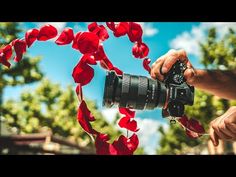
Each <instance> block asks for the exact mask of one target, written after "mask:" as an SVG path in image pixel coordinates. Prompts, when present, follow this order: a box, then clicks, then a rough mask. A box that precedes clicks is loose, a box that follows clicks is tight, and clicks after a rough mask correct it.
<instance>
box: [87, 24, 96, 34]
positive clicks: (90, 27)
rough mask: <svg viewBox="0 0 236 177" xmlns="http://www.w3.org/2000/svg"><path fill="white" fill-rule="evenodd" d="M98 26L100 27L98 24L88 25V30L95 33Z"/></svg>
mask: <svg viewBox="0 0 236 177" xmlns="http://www.w3.org/2000/svg"><path fill="white" fill-rule="evenodd" d="M97 26H98V24H97V22H92V23H90V24H89V25H88V30H89V31H90V32H93V31H94V30H95V29H96V28H97Z"/></svg>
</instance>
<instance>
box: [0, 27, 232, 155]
mask: <svg viewBox="0 0 236 177" xmlns="http://www.w3.org/2000/svg"><path fill="white" fill-rule="evenodd" d="M48 23H50V24H52V25H54V26H55V27H56V28H57V29H58V31H59V34H60V32H61V31H62V30H63V29H64V28H65V27H71V28H73V30H74V32H75V33H76V32H78V31H85V30H87V25H88V24H89V23H86V22H47V24H48ZM44 24H46V22H45V23H36V22H22V23H15V22H14V23H11V22H4V23H3V22H0V47H1V46H2V45H4V44H8V43H9V42H11V41H12V40H13V39H15V38H22V37H23V36H24V33H25V32H26V31H27V30H28V29H31V28H39V27H40V26H42V25H44ZM100 24H103V23H100ZM140 24H141V25H142V27H143V30H144V38H143V41H144V42H145V43H146V44H147V45H148V46H149V48H150V53H149V57H150V58H151V60H152V62H154V61H155V60H156V59H157V58H158V57H160V56H161V55H163V54H165V53H166V52H167V51H168V50H169V49H171V48H174V49H179V48H183V49H185V50H186V51H187V53H188V56H189V58H190V61H191V63H192V64H193V66H194V67H196V68H208V69H221V70H225V69H236V33H235V31H236V23H205V22H204V23H200V22H193V23H191V22H188V23H187V22H175V23H174V22H173V23H172V22H168V23H164V22H161V23H160V22H148V23H147V22H145V23H143V22H141V23H140ZM109 34H110V38H109V40H107V41H105V42H104V49H105V52H106V53H107V56H108V57H109V58H110V60H111V61H112V62H113V64H114V65H115V66H117V67H118V68H120V69H121V70H123V71H124V72H126V73H131V74H136V75H144V76H148V74H147V72H146V71H145V70H144V69H143V67H142V61H141V60H138V59H135V58H133V56H132V52H131V49H132V43H131V42H130V41H129V40H128V38H127V36H125V37H121V38H114V37H113V35H112V33H110V31H109ZM80 57H81V54H80V53H79V52H78V51H76V50H73V49H72V48H71V46H70V45H67V46H57V45H56V44H55V43H54V40H50V41H47V42H39V41H37V42H35V43H34V44H33V46H32V47H31V48H29V49H28V50H27V53H26V55H25V56H24V58H23V60H22V61H21V62H20V63H17V64H15V63H12V67H11V68H10V69H7V68H6V67H5V66H3V65H0V153H1V154H94V153H95V148H94V142H93V139H92V138H91V137H90V136H89V135H88V134H87V133H85V132H84V131H83V130H82V128H81V127H80V125H79V124H78V123H77V120H76V113H77V107H78V100H77V97H76V95H75V92H74V90H75V86H76V85H75V84H74V81H73V78H72V76H71V74H72V70H73V68H74V66H75V65H76V64H77V62H78V61H79V58H80ZM94 69H95V76H94V78H93V80H92V82H91V83H90V84H89V85H87V86H85V87H83V93H84V97H85V98H86V100H87V104H88V107H89V108H90V110H91V111H92V113H93V114H94V116H95V118H96V119H97V120H96V122H95V123H93V126H94V127H95V129H97V130H101V132H104V133H108V134H110V135H111V139H112V140H114V139H116V138H117V137H118V136H119V135H120V134H121V133H124V130H123V129H121V128H119V127H118V126H117V121H118V120H119V118H120V115H119V114H118V112H117V108H111V109H107V108H104V107H102V97H103V87H104V81H105V80H104V79H105V74H106V73H105V71H104V70H103V69H101V68H100V66H99V65H97V66H95V67H94ZM232 105H236V101H228V100H225V99H221V98H218V97H216V96H213V95H209V94H206V93H204V92H202V91H200V90H196V95H195V103H194V105H193V106H189V107H187V110H186V114H187V115H188V116H189V117H193V118H196V119H198V120H199V121H200V122H201V123H202V124H203V125H204V127H205V129H206V130H208V123H209V122H210V121H211V120H212V119H214V118H216V117H218V116H220V115H222V114H223V113H224V112H225V111H226V110H227V109H228V108H229V107H230V106H232ZM136 120H137V122H138V126H139V128H140V130H139V132H138V135H139V138H140V145H139V148H138V149H137V150H136V152H135V154H158V155H161V154H171V155H172V154H173V155H174V154H176V155H179V154H235V153H236V144H235V143H232V142H222V141H221V142H220V145H219V146H218V147H217V148H215V147H213V145H212V144H211V142H210V141H209V137H208V136H202V137H200V138H199V139H190V138H188V137H187V136H186V135H185V132H184V130H183V129H182V128H181V127H180V126H179V125H177V124H175V125H170V123H169V121H168V120H165V119H163V118H162V117H161V110H160V109H155V110H153V111H137V114H136Z"/></svg>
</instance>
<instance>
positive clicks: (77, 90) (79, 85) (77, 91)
mask: <svg viewBox="0 0 236 177" xmlns="http://www.w3.org/2000/svg"><path fill="white" fill-rule="evenodd" d="M75 92H76V94H77V96H78V99H79V101H80V102H81V101H83V90H82V86H81V84H78V85H77V86H76V89H75Z"/></svg>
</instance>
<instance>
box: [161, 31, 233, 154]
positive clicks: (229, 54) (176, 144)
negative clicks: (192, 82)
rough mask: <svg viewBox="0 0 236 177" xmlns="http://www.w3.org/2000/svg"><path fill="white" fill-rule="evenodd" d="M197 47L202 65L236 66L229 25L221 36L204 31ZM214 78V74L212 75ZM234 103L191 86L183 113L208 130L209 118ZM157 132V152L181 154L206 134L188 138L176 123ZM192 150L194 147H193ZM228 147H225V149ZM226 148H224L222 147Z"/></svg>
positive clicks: (219, 113) (226, 67) (223, 67)
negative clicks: (191, 93) (192, 97)
mask: <svg viewBox="0 0 236 177" xmlns="http://www.w3.org/2000/svg"><path fill="white" fill-rule="evenodd" d="M199 45H200V47H201V54H202V56H201V63H202V64H203V65H204V67H205V68H206V69H220V70H232V69H236V34H235V32H234V31H233V30H232V29H229V31H228V33H227V34H226V35H224V36H223V37H221V38H220V37H219V36H218V35H217V31H216V29H215V28H212V29H210V30H209V31H208V37H207V38H206V41H204V42H202V43H200V44H199ZM216 82H217V78H216ZM232 105H236V102H235V101H229V100H225V99H221V98H218V97H216V96H213V95H210V94H207V93H205V92H203V91H200V90H197V89H196V90H195V101H194V105H193V106H188V107H187V108H186V115H188V116H189V117H193V118H195V119H198V120H199V121H200V122H201V123H202V124H203V126H204V128H205V129H206V130H208V125H209V122H210V121H211V120H212V119H214V118H216V117H218V116H220V115H222V114H223V113H224V112H225V111H226V110H227V109H228V108H229V107H230V106H232ZM159 132H160V133H161V135H162V136H161V140H160V148H159V149H158V150H157V153H158V154H181V153H187V151H186V150H189V149H193V148H194V147H195V146H197V145H198V147H200V145H205V144H206V141H207V139H208V137H206V136H205V137H204V136H203V137H201V138H199V139H190V138H188V137H187V136H186V135H185V132H184V131H183V129H182V128H181V127H180V126H178V125H171V126H170V128H169V129H168V131H166V132H165V131H164V130H163V128H160V129H159ZM195 150H197V149H196V148H195ZM228 150H229V149H228ZM226 151H227V150H226Z"/></svg>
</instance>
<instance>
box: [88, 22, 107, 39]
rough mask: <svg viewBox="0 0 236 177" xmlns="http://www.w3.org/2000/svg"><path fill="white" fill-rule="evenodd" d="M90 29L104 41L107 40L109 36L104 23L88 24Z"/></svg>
mask: <svg viewBox="0 0 236 177" xmlns="http://www.w3.org/2000/svg"><path fill="white" fill-rule="evenodd" d="M88 30H89V31H90V32H92V33H94V34H96V35H97V36H98V38H99V39H100V40H102V41H105V40H106V39H108V38H109V35H108V32H107V29H106V28H105V27H104V26H103V25H97V23H96V22H93V23H91V24H89V25H88Z"/></svg>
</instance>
